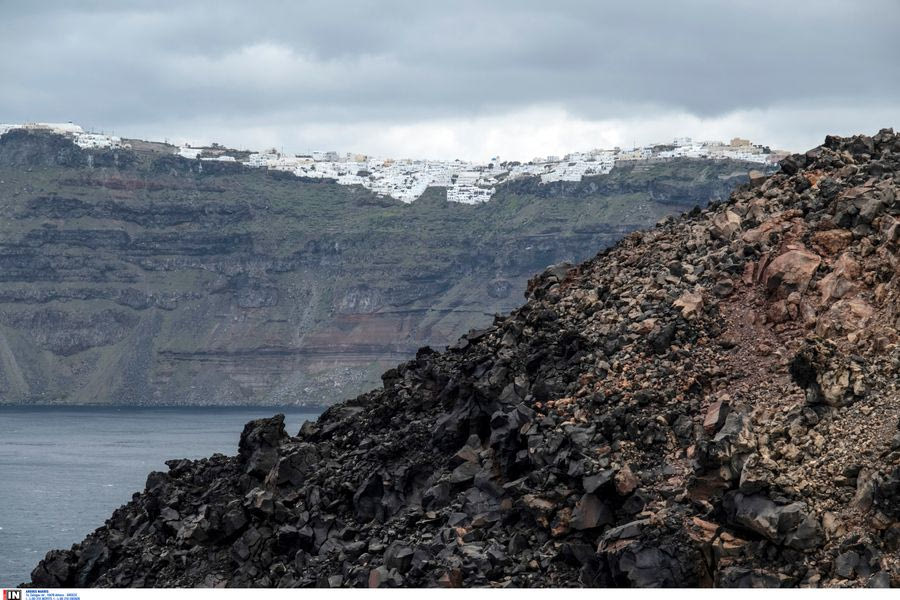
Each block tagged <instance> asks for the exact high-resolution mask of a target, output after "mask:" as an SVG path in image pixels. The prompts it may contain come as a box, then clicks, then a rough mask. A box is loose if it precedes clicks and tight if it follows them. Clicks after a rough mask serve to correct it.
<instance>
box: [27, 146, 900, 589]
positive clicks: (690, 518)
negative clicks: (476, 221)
mask: <svg viewBox="0 0 900 600" xmlns="http://www.w3.org/2000/svg"><path fill="white" fill-rule="evenodd" d="M785 165H787V167H786V168H785V169H784V170H783V171H782V172H781V173H778V174H776V175H774V176H772V177H769V178H768V179H766V180H764V181H762V182H759V181H757V182H756V183H755V184H754V185H753V186H746V187H744V188H741V189H739V190H737V191H736V192H735V193H734V194H732V196H731V198H730V199H729V200H728V201H727V202H724V203H722V204H720V205H717V206H715V207H713V208H710V209H708V210H703V211H700V210H698V211H695V212H693V213H691V214H690V215H686V216H684V217H681V218H677V219H675V218H669V219H666V220H664V221H663V222H661V223H660V224H659V225H658V226H657V227H656V228H654V229H651V230H648V231H643V232H636V233H633V234H631V235H629V236H628V237H626V238H625V239H624V240H623V241H622V242H620V243H619V244H617V245H616V246H615V247H613V248H611V249H608V250H605V251H603V252H602V253H600V254H599V255H597V257H595V258H594V259H592V260H590V261H587V262H585V263H582V264H580V265H577V266H572V265H558V266H555V267H552V268H550V269H548V270H547V271H545V272H543V273H541V274H539V275H537V276H536V277H534V278H533V279H532V280H531V282H530V283H529V286H528V301H527V303H526V304H525V305H523V306H522V307H521V308H519V309H517V310H515V311H514V312H512V313H511V314H510V315H508V316H505V317H496V318H495V320H494V323H493V325H492V326H491V327H490V328H488V329H486V330H481V331H473V332H472V333H471V334H469V335H467V336H464V337H463V338H462V340H461V341H460V342H459V343H458V344H456V345H455V346H454V347H452V348H450V349H449V350H447V351H446V352H443V353H440V352H434V351H432V350H430V349H422V350H420V351H419V352H418V354H417V356H416V358H415V359H414V360H411V361H409V362H406V363H403V364H401V365H399V366H397V367H396V368H394V369H392V370H390V371H389V372H387V373H385V375H384V377H383V381H384V387H383V389H379V390H375V391H372V392H370V393H368V394H364V395H362V396H360V397H358V398H355V399H353V400H350V401H347V402H345V403H343V404H339V405H336V406H334V407H332V408H331V409H329V410H328V411H326V412H325V413H324V414H323V415H322V416H321V418H320V419H319V420H318V422H317V423H316V424H315V425H307V426H304V427H303V429H302V430H301V431H300V432H299V433H298V434H297V435H296V436H290V435H287V434H286V433H285V432H284V429H283V418H282V417H280V416H276V417H274V418H272V419H262V420H258V421H254V422H252V423H249V424H248V425H247V427H246V428H245V430H244V433H243V435H242V436H241V443H240V448H239V454H238V456H237V457H234V458H229V457H224V456H221V455H215V456H213V457H211V458H209V459H204V460H200V461H170V463H168V464H169V467H170V470H169V472H168V473H166V474H154V475H152V476H151V477H150V478H148V483H147V489H146V490H145V491H144V492H143V493H141V494H137V495H135V497H134V499H133V500H132V501H131V502H130V503H128V504H127V505H125V506H123V507H121V508H120V509H118V510H117V511H116V512H115V513H113V515H112V517H111V518H110V519H109V520H108V521H107V523H106V525H104V526H103V527H101V528H100V529H98V530H97V531H95V532H94V533H92V534H90V535H89V536H88V537H87V538H86V539H85V540H84V541H83V542H82V543H80V544H77V545H75V546H73V548H72V549H70V550H66V551H58V550H57V551H52V552H51V553H49V554H48V555H47V557H46V558H45V559H44V560H43V561H41V563H40V564H39V565H38V566H37V567H36V569H35V570H34V572H33V574H32V580H33V581H32V584H33V585H38V586H79V585H91V586H103V587H115V586H215V585H225V586H235V587H241V586H261V587H297V586H333V587H338V586H363V587H364V586H369V587H382V586H385V587H390V586H441V587H458V586H496V587H506V586H523V587H530V586H579V585H580V586H640V587H664V586H711V585H716V586H754V587H758V586H809V587H818V586H829V587H832V586H833V587H845V586H872V587H879V586H890V585H894V586H897V585H900V521H898V518H900V513H898V510H897V508H896V507H897V502H898V489H900V484H898V481H900V451H898V444H897V443H896V442H895V439H896V437H897V436H896V434H897V431H898V420H900V390H898V381H900V346H898V326H900V254H898V253H900V247H898V239H897V235H896V231H897V227H898V221H900V203H898V201H897V198H898V197H900V194H898V183H900V136H897V135H895V134H894V133H893V132H892V131H890V130H884V131H882V132H880V133H879V134H878V135H876V136H873V137H864V136H860V137H855V138H849V139H844V138H835V137H829V138H828V140H826V144H825V145H824V146H821V147H819V148H817V149H815V151H812V152H810V153H807V154H805V155H795V156H794V157H791V158H790V159H789V160H787V162H786V163H785ZM804 182H805V183H804ZM851 207H854V208H855V210H854V208H851ZM810 265H814V268H809V267H810ZM838 278H841V279H844V280H846V281H845V284H842V285H841V286H840V288H838V287H836V286H835V280H836V279H838ZM723 282H727V283H728V285H727V286H726V285H725V284H724V283H723ZM725 288H727V289H728V293H721V292H722V291H723V290H724V289H725ZM836 289H840V293H839V294H837V295H836V294H835V293H834V290H836Z"/></svg>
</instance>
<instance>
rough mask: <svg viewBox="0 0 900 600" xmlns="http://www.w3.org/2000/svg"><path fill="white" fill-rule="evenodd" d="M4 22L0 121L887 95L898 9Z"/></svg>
mask: <svg viewBox="0 0 900 600" xmlns="http://www.w3.org/2000/svg"><path fill="white" fill-rule="evenodd" d="M2 16H3V18H2V20H0V57H2V58H0V80H2V81H3V82H4V83H3V85H4V93H3V94H2V95H0V121H16V120H26V119H45V120H49V119H73V120H77V121H79V122H82V123H84V124H96V125H98V126H104V127H106V128H107V129H110V128H117V127H126V126H129V125H133V124H141V123H143V124H146V123H152V122H157V121H163V120H166V121H174V120H177V121H189V120H190V119H192V118H196V119H209V118H212V119H225V120H227V119H236V120H241V121H242V122H244V123H245V124H246V123H250V122H252V121H253V119H257V120H260V121H266V122H273V121H277V120H278V119H286V120H289V121H291V122H292V123H294V124H297V123H303V122H327V121H340V122H343V123H346V122H353V120H360V121H364V120H368V121H372V120H380V121H384V122H402V121H408V120H410V119H415V120H427V119H440V118H452V117H468V116H476V115H482V116H483V115H485V114H494V113H496V114H502V113H504V112H509V111H513V110H517V109H521V108H525V107H528V106H533V105H539V104H548V105H555V106H561V107H563V108H565V109H566V110H568V111H570V112H572V113H573V114H576V115H578V116H580V117H583V118H588V119H597V118H615V117H633V116H634V115H635V114H636V112H637V111H639V110H646V109H647V107H655V108H654V109H655V110H670V111H683V112H687V113H689V114H693V115H698V116H701V117H704V116H716V115H722V114H725V113H728V112H731V111H736V110H751V109H769V108H772V107H777V106H779V105H783V104H796V103H800V102H809V103H816V102H828V103H837V104H840V105H843V106H851V105H853V103H857V104H859V105H861V106H862V105H865V104H867V103H873V102H874V103H878V104H880V105H885V104H887V105H897V104H900V102H898V99H900V61H898V60H897V57H898V56H900V36H897V35H896V31H897V26H898V25H900V3H898V2H896V0H873V1H870V2H866V3H859V2H855V1H852V0H847V1H840V2H839V1H834V0H818V1H793V2H784V1H777V2H776V1H771V0H759V1H756V2H746V1H738V2H728V3H724V2H718V1H711V0H710V1H693V2H669V1H665V0H661V1H656V2H648V1H640V0H637V1H634V0H633V1H630V2H626V3H621V2H616V3H612V2H546V1H544V2H523V1H507V2H490V3H488V2H474V1H473V2H453V3H440V4H438V3H430V2H421V1H416V2H383V1H379V2H352V3H342V4H337V3H335V2H207V3H194V2H191V3H186V2H175V1H164V2H150V3H143V2H140V3H139V2H117V1H112V0H110V1H108V2H102V1H91V2H82V3H78V4H75V3H70V2H62V1H58V2H41V3H21V6H18V5H16V6H10V5H6V6H4V7H3V9H2Z"/></svg>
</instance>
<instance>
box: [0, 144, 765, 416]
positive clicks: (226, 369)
mask: <svg viewBox="0 0 900 600" xmlns="http://www.w3.org/2000/svg"><path fill="white" fill-rule="evenodd" d="M133 146H134V148H133V149H132V150H121V149H120V150H103V151H94V150H92V151H87V150H82V149H80V148H78V147H77V146H75V145H74V143H73V142H72V141H70V140H67V139H65V138H63V137H60V136H57V135H52V134H49V133H41V132H36V131H24V130H13V131H10V132H8V133H6V134H5V135H3V136H0V216H2V218H0V347H2V348H4V349H5V350H4V352H3V353H2V354H0V356H2V360H0V403H4V404H108V403H113V404H137V405H154V404H157V405H158V404H194V405H197V404H223V405H228V404H274V405H287V404H297V403H305V404H322V405H324V404H330V403H332V402H334V401H336V400H340V399H343V398H347V397H351V396H353V395H356V394H358V393H360V392H362V391H365V390H368V389H371V388H372V387H374V386H376V385H377V384H378V383H379V375H380V374H381V372H383V371H384V370H385V369H387V368H389V367H391V366H393V365H394V364H396V363H397V362H399V361H401V360H407V359H409V358H411V357H412V356H414V355H415V351H416V349H417V348H419V347H420V346H423V345H431V346H433V347H444V346H446V345H447V344H449V343H452V342H453V341H454V340H455V339H457V338H458V337H459V336H460V335H461V334H463V333H465V332H466V331H468V330H469V329H471V328H473V327H483V326H485V325H487V324H489V323H490V320H491V315H493V314H495V313H505V312H508V311H510V310H512V309H513V308H515V307H516V306H517V305H518V304H519V293H520V290H523V289H524V287H525V285H526V282H527V280H528V278H529V277H530V276H531V275H532V274H533V273H534V272H536V271H537V270H539V269H542V268H544V267H545V266H546V265H548V264H553V263H556V262H559V261H561V260H583V259H585V258H587V257H588V256H590V254H592V253H593V252H595V251H596V250H597V249H598V248H602V247H605V246H607V245H609V244H612V243H614V242H615V241H617V240H618V239H620V238H621V237H622V236H623V235H625V234H626V233H628V232H630V231H632V230H634V229H637V228H641V227H646V226H648V225H650V224H652V223H654V222H656V221H657V220H658V219H659V218H661V217H662V216H665V215H667V214H672V213H677V212H681V211H684V210H689V209H690V208H691V207H693V206H695V205H700V206H705V205H706V204H707V203H708V202H709V201H711V200H715V199H722V198H725V197H727V194H728V193H729V192H730V191H731V190H732V189H733V188H734V186H735V185H737V184H738V183H740V182H744V181H746V180H747V169H748V168H750V166H749V165H747V164H743V163H734V162H730V161H713V160H676V161H672V162H668V163H659V164H653V165H647V166H646V168H643V169H641V168H638V167H628V168H621V169H614V170H613V172H611V173H609V174H607V175H602V176H597V177H590V178H587V179H585V180H584V181H582V182H579V183H578V184H576V185H573V184H571V183H565V184H564V183H557V184H549V185H546V186H544V185H538V184H536V183H535V182H534V181H523V182H519V183H517V187H516V188H515V189H503V190H502V192H501V193H500V194H499V195H498V197H497V198H495V199H494V200H491V201H490V202H488V203H487V204H483V205H479V206H465V205H460V204H457V203H452V202H447V201H446V198H445V193H444V192H443V191H442V190H438V189H433V190H429V191H428V192H427V193H426V196H425V197H423V198H420V199H419V200H417V201H416V202H414V203H413V204H410V205H406V204H403V203H401V202H399V201H396V200H393V199H391V198H379V197H377V196H375V195H374V194H373V193H371V192H369V191H367V190H365V189H363V188H361V187H348V186H342V185H337V184H334V183H327V182H322V181H311V180H301V179H298V178H296V177H294V176H293V175H291V174H289V173H284V172H278V171H272V172H266V171H265V170H262V169H250V168H245V167H243V166H242V165H240V164H237V163H221V162H216V161H208V162H201V161H199V160H188V159H185V158H182V157H179V156H174V155H173V154H172V152H173V151H174V148H173V147H171V146H165V145H163V144H151V143H138V142H134V144H133ZM541 194H549V195H550V196H547V197H544V196H542V195H541Z"/></svg>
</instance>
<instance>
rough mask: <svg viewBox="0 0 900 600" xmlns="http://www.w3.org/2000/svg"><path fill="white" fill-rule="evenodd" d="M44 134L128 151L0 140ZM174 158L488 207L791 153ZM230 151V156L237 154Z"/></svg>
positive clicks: (731, 148)
mask: <svg viewBox="0 0 900 600" xmlns="http://www.w3.org/2000/svg"><path fill="white" fill-rule="evenodd" d="M16 128H24V129H44V130H50V131H53V132H55V133H59V134H61V135H65V136H68V137H71V138H72V139H73V141H74V142H75V143H76V144H78V145H79V146H81V147H82V148H123V147H128V144H127V143H125V142H123V141H122V139H121V138H119V137H116V136H111V135H106V134H102V133H89V132H85V131H84V130H83V129H82V128H81V127H79V126H78V125H74V124H72V123H27V124H25V125H3V124H0V135H2V134H3V133H5V132H6V131H9V130H10V129H16ZM175 152H176V154H179V155H180V156H183V157H185V158H190V159H199V160H216V161H227V162H241V163H242V164H244V165H247V166H249V167H256V168H265V169H271V170H279V171H288V172H290V173H294V174H295V175H297V176H300V177H308V178H315V179H332V180H335V181H336V182H337V183H339V184H342V185H361V186H363V187H365V188H367V189H370V190H372V191H373V192H375V193H377V194H380V195H384V196H390V197H392V198H396V199H397V200H401V201H403V202H413V201H414V200H416V199H417V198H419V197H420V196H421V195H422V194H423V193H424V192H425V190H426V189H427V188H429V187H443V188H446V190H447V200H449V201H451V202H462V203H466V204H478V203H480V202H487V201H488V200H490V199H491V197H492V196H493V195H494V192H495V191H496V188H497V185H499V184H500V183H502V182H504V181H508V180H511V179H517V178H522V177H539V178H540V180H541V182H542V183H550V182H554V181H581V179H582V178H584V177H587V176H591V175H602V174H604V173H609V172H610V171H611V170H612V169H613V167H614V166H616V164H629V163H632V162H635V161H651V162H652V161H665V160H671V159H674V158H680V157H687V158H706V159H723V160H725V159H730V160H738V161H745V162H751V163H759V164H768V163H773V162H776V161H777V160H780V159H781V158H782V157H783V156H785V155H786V154H787V153H786V152H782V151H777V152H770V151H769V150H768V148H765V147H763V146H759V145H756V144H752V143H751V142H750V141H749V140H746V139H742V138H734V139H732V140H731V141H730V142H729V143H727V144H726V143H724V142H718V141H704V142H696V141H693V140H691V138H676V139H675V140H673V141H672V142H671V143H668V144H651V145H648V146H642V147H636V148H632V149H628V150H626V149H622V148H618V147H617V148H613V149H612V150H600V149H597V150H590V151H588V152H575V153H572V154H567V155H566V156H563V157H561V158H560V157H558V156H547V157H544V158H534V159H532V160H531V161H529V162H525V163H522V162H518V161H510V162H501V161H500V159H499V158H498V157H495V158H493V159H491V161H489V162H487V163H474V162H466V161H462V160H424V159H392V158H374V157H371V156H367V155H364V154H352V153H348V154H338V153H337V152H310V153H308V154H284V153H282V152H278V151H276V150H268V151H266V152H254V153H248V152H234V151H230V150H228V149H226V148H223V147H221V146H218V145H214V146H212V147H208V146H203V147H196V146H190V145H183V146H181V147H179V148H177V150H176V151H175ZM232 154H233V155H232Z"/></svg>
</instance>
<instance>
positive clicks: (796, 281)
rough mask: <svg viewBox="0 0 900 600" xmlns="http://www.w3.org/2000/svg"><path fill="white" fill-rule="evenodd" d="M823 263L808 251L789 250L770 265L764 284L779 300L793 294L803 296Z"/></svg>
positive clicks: (765, 274)
mask: <svg viewBox="0 0 900 600" xmlns="http://www.w3.org/2000/svg"><path fill="white" fill-rule="evenodd" d="M821 263H822V259H821V258H819V256H818V255H817V254H815V253H813V252H810V251H808V250H802V249H796V250H788V251H787V252H785V253H783V254H781V255H779V256H777V257H776V258H775V259H774V260H773V261H772V262H771V263H769V265H768V266H767V267H766V269H765V272H764V273H763V283H764V285H765V286H766V289H767V290H768V291H769V292H770V293H772V294H774V295H775V296H776V297H777V298H786V297H787V296H788V295H789V294H790V293H791V292H800V293H801V294H802V293H803V292H805V291H806V289H807V288H808V287H809V282H810V280H811V279H812V276H813V274H814V273H815V272H816V269H818V268H819V265H820V264H821Z"/></svg>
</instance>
